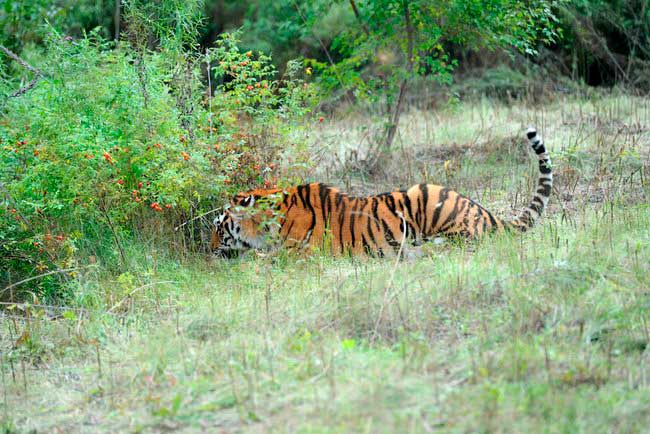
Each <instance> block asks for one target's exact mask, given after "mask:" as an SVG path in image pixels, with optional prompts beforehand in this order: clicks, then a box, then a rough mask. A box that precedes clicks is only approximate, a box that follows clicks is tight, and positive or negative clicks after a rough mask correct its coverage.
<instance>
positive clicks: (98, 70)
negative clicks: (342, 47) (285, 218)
mask: <svg viewBox="0 0 650 434" xmlns="http://www.w3.org/2000/svg"><path fill="white" fill-rule="evenodd" d="M32 57H33V58H41V59H43V60H42V61H41V64H39V65H38V68H39V69H40V70H42V71H43V74H44V76H45V77H44V78H43V79H42V80H41V81H40V82H39V83H38V84H37V86H36V87H35V88H34V89H32V90H31V91H29V92H27V93H26V94H25V95H23V96H21V97H18V98H5V99H4V101H5V105H4V113H3V114H2V118H1V119H0V140H1V141H2V143H1V145H0V146H1V148H0V152H1V153H0V183H1V185H2V187H1V188H2V190H1V193H0V201H1V202H0V250H1V251H2V253H1V254H0V268H1V269H2V274H0V288H2V287H4V286H6V285H8V284H9V283H10V282H16V281H18V280H20V279H22V278H24V277H27V276H34V275H37V274H40V273H47V272H49V271H52V270H61V269H71V268H76V267H78V266H83V265H85V263H86V262H88V261H89V259H88V258H89V257H90V256H92V257H93V258H94V260H98V261H103V262H105V263H107V265H109V266H114V267H121V266H124V265H126V264H125V262H126V261H127V258H126V257H125V253H124V248H123V244H124V243H125V242H127V241H128V240H129V239H132V238H133V237H139V238H143V239H146V240H150V241H153V242H157V243H168V244H169V243H174V247H175V248H177V247H178V246H182V249H181V250H183V249H184V250H188V249H189V250H200V249H201V248H202V246H201V245H200V244H199V243H196V242H195V241H194V240H195V239H199V240H200V237H197V234H196V233H192V232H191V231H185V232H183V231H179V232H174V230H173V227H175V226H178V225H180V224H181V223H183V222H185V221H187V220H190V219H191V218H192V217H194V216H197V215H200V214H202V213H204V212H206V211H209V210H211V209H213V208H215V206H218V205H220V204H222V203H223V202H224V200H226V199H227V198H228V197H230V196H231V195H232V193H233V192H235V191H236V190H239V189H241V188H246V187H250V186H254V185H255V186H260V185H264V184H266V185H270V184H273V183H275V182H277V176H278V173H279V169H278V164H277V162H278V161H279V159H280V158H281V154H282V152H283V149H284V147H286V145H281V144H283V143H285V141H284V140H283V135H284V134H286V130H287V128H286V127H284V125H285V124H287V123H288V122H289V121H290V120H291V119H293V118H295V117H297V116H299V115H301V114H303V113H304V112H305V110H306V108H307V107H308V105H307V103H308V102H309V99H308V96H309V94H310V92H311V90H310V88H309V86H307V85H306V84H305V83H303V82H302V81H301V80H299V79H298V75H299V74H300V73H301V69H302V68H301V66H300V64H299V63H298V62H292V63H290V64H289V66H288V67H287V71H288V72H287V73H285V75H284V77H283V80H282V81H279V80H278V79H277V77H276V74H275V69H274V67H273V66H272V64H271V58H270V57H267V56H264V55H262V54H259V53H257V54H254V53H252V52H246V53H244V52H241V51H240V50H239V49H238V39H237V35H226V36H224V37H223V39H221V40H220V41H218V43H217V44H216V46H215V48H213V49H210V50H208V52H207V54H205V55H198V54H196V53H194V52H191V51H176V52H173V53H172V52H170V51H169V49H168V48H167V49H165V48H160V49H158V50H148V49H147V50H141V49H139V47H137V46H129V45H127V44H120V45H119V46H117V47H116V46H114V44H113V43H109V42H107V41H105V40H104V39H102V38H101V37H100V36H99V35H97V34H91V35H90V36H89V37H86V38H83V39H79V40H71V39H69V38H61V37H60V36H59V35H57V34H56V33H55V32H53V33H52V34H51V36H50V37H49V39H48V41H47V45H46V50H45V55H42V56H37V55H34V56H32ZM202 63H203V65H204V66H205V65H206V64H209V65H214V73H213V74H211V77H212V79H211V81H210V82H211V84H214V83H215V82H216V83H217V84H216V85H215V86H213V88H209V87H207V86H206V84H207V83H206V81H207V80H205V79H204V76H202V74H201V69H200V68H201V64H202ZM179 71H180V72H179ZM3 90H4V91H5V92H4V93H5V94H9V93H10V92H11V91H12V90H13V89H9V83H5V89H3ZM285 169H286V168H285ZM199 229H200V228H199ZM176 250H177V249H176ZM177 251H178V250H177ZM90 262H93V260H92V259H91V260H90ZM67 278H69V275H68V274H66V273H55V274H52V275H50V276H48V277H47V278H44V279H39V280H36V281H34V282H35V284H30V285H26V286H24V287H21V291H22V294H23V296H24V294H25V293H26V291H27V292H31V293H32V294H33V295H34V296H36V297H43V296H45V297H50V298H52V297H59V296H62V295H63V292H62V288H63V286H62V283H64V282H65V279H67ZM6 297H8V294H7V293H3V294H0V298H6Z"/></svg>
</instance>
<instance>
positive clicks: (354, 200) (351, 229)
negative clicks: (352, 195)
mask: <svg viewBox="0 0 650 434" xmlns="http://www.w3.org/2000/svg"><path fill="white" fill-rule="evenodd" d="M352 202H353V204H354V205H353V206H352V209H351V210H350V239H351V241H352V247H354V242H355V237H354V220H355V218H356V216H357V215H356V211H357V205H358V204H359V202H358V200H357V199H352Z"/></svg>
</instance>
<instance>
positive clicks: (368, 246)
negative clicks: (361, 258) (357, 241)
mask: <svg viewBox="0 0 650 434" xmlns="http://www.w3.org/2000/svg"><path fill="white" fill-rule="evenodd" d="M361 243H362V244H363V248H364V249H365V251H366V252H372V251H374V249H372V248H371V247H370V245H369V244H368V241H366V237H365V235H363V232H361Z"/></svg>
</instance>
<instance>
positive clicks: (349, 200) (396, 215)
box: [211, 129, 552, 256]
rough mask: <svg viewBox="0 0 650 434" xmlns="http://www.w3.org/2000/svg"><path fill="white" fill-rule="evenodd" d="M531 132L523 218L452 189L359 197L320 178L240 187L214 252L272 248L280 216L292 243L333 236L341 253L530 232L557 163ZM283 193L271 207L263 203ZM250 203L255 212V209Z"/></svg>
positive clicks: (218, 227)
mask: <svg viewBox="0 0 650 434" xmlns="http://www.w3.org/2000/svg"><path fill="white" fill-rule="evenodd" d="M528 138H529V139H530V140H531V143H532V145H533V149H534V150H535V152H536V153H537V155H538V156H539V161H540V176H539V180H538V188H537V191H536V193H535V195H534V197H533V199H532V201H531V202H530V204H529V205H528V207H526V208H524V210H523V211H522V213H521V214H520V216H519V217H517V218H515V219H514V220H512V221H504V220H501V219H499V218H497V217H495V216H493V215H492V214H491V213H490V212H489V211H488V210H487V209H485V208H484V207H483V206H481V205H479V204H478V203H476V202H474V201H473V200H472V199H469V198H467V197H465V196H462V195H461V194H459V193H457V192H455V191H453V190H450V189H448V188H445V187H442V186H439V185H432V184H419V185H414V186H412V187H411V188H409V189H408V190H400V191H394V192H389V193H382V194H379V195H375V196H368V197H352V196H348V195H347V194H345V193H342V192H341V191H339V190H338V189H336V188H334V187H331V186H328V185H325V184H320V183H312V184H306V185H300V186H294V187H290V188H286V189H283V190H281V189H257V190H251V191H247V192H243V193H239V194H237V195H236V196H235V198H234V199H233V201H232V205H233V206H234V209H233V210H232V211H231V210H228V211H226V212H225V213H224V214H222V215H221V216H219V217H217V219H215V227H214V230H213V233H212V242H211V247H212V249H213V250H214V251H220V250H221V251H223V250H242V249H246V248H263V247H268V237H267V235H268V234H269V233H270V232H272V229H269V228H263V227H262V226H263V225H262V223H263V222H264V221H265V220H268V219H270V218H272V217H273V216H274V215H276V216H278V222H277V223H278V225H279V230H278V231H277V234H276V235H279V237H280V239H281V240H282V242H283V244H284V245H285V246H287V247H303V246H311V247H322V246H323V243H324V240H325V238H326V237H325V235H326V233H329V234H330V240H331V248H332V250H333V252H334V253H343V252H351V253H353V254H363V253H373V254H378V255H380V256H383V255H384V254H386V253H392V252H394V251H395V250H396V249H397V248H398V247H399V245H400V244H401V243H402V241H403V240H405V239H411V240H412V241H414V242H415V243H416V244H418V243H420V242H421V241H422V240H424V239H427V238H431V237H434V236H438V235H461V236H467V237H480V236H482V235H483V234H485V233H487V232H490V231H500V230H504V229H518V230H522V231H523V230H526V229H528V228H530V227H531V226H532V225H533V223H534V222H535V220H536V219H537V218H538V217H539V215H540V214H541V212H542V210H543V208H544V206H545V205H546V202H547V201H548V197H549V196H550V193H551V188H552V174H551V169H550V161H549V159H548V155H547V154H546V149H545V148H544V144H543V142H542V141H541V139H539V138H538V137H537V135H536V132H535V131H534V130H532V129H531V130H529V133H528ZM265 198H275V199H274V200H272V201H271V203H270V205H268V206H267V207H266V208H264V207H261V206H260V205H259V204H260V203H262V202H264V199H265ZM247 208H250V210H247Z"/></svg>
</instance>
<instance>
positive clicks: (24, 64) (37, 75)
mask: <svg viewBox="0 0 650 434" xmlns="http://www.w3.org/2000/svg"><path fill="white" fill-rule="evenodd" d="M0 51H2V52H3V53H5V54H6V55H7V57H9V58H10V59H12V60H13V61H15V62H16V63H18V64H19V65H20V66H22V67H23V68H25V69H27V70H28V71H30V72H32V73H34V75H35V77H34V79H33V80H32V81H30V82H29V84H28V85H27V86H24V87H21V88H20V89H18V90H17V91H15V92H14V93H12V94H11V95H10V97H11V98H15V97H18V96H20V95H23V94H25V93H27V92H28V91H30V90H32V89H33V88H34V86H36V83H38V80H39V79H40V78H41V77H42V76H43V73H42V72H41V71H40V70H38V69H36V68H34V67H33V66H32V65H30V64H29V63H27V62H25V61H24V60H23V59H21V58H20V57H18V55H17V54H16V53H14V52H13V51H11V50H10V49H8V48H7V47H5V46H4V45H0Z"/></svg>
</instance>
